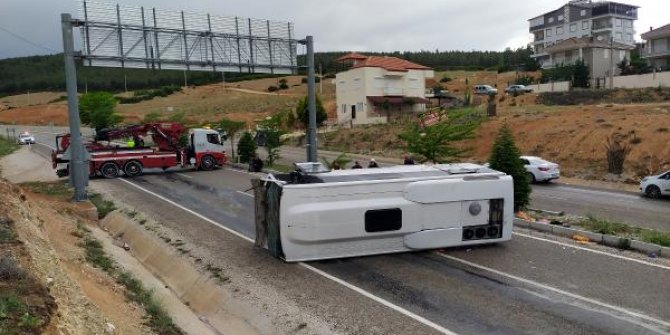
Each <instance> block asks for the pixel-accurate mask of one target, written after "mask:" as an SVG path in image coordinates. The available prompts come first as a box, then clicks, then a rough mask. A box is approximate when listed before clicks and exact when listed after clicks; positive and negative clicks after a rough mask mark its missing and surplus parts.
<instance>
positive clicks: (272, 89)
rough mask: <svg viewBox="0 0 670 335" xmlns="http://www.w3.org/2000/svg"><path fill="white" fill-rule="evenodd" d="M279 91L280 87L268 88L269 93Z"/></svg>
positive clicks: (272, 86) (271, 86)
mask: <svg viewBox="0 0 670 335" xmlns="http://www.w3.org/2000/svg"><path fill="white" fill-rule="evenodd" d="M278 90H279V87H277V86H274V85H270V86H268V92H277V91H278Z"/></svg>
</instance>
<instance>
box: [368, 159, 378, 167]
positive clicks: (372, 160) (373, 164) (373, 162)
mask: <svg viewBox="0 0 670 335" xmlns="http://www.w3.org/2000/svg"><path fill="white" fill-rule="evenodd" d="M378 167H379V164H377V161H376V160H375V159H374V158H370V164H368V168H378Z"/></svg>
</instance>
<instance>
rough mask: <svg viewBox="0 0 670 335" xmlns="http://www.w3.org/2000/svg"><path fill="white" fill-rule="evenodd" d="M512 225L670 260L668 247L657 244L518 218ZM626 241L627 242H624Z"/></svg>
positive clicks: (669, 248)
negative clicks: (625, 247) (579, 237)
mask: <svg viewBox="0 0 670 335" xmlns="http://www.w3.org/2000/svg"><path fill="white" fill-rule="evenodd" d="M514 225H515V226H517V227H521V228H528V229H532V230H537V231H541V232H545V233H549V234H552V235H557V236H563V237H572V236H573V235H576V234H578V235H582V236H586V237H587V238H588V239H589V240H590V241H591V242H596V243H598V244H602V245H606V246H608V247H613V248H617V249H621V246H622V245H624V244H626V243H628V244H629V249H631V250H635V251H638V252H641V253H644V254H646V255H649V254H651V253H654V254H656V255H657V256H658V257H663V258H670V247H663V246H660V245H657V244H652V243H647V242H642V241H638V240H633V239H629V238H625V237H620V236H615V235H607V234H600V233H594V232H591V231H586V230H581V229H575V228H568V227H563V226H559V225H552V224H547V223H538V222H533V221H528V220H523V219H519V218H515V219H514ZM626 241H628V242H626Z"/></svg>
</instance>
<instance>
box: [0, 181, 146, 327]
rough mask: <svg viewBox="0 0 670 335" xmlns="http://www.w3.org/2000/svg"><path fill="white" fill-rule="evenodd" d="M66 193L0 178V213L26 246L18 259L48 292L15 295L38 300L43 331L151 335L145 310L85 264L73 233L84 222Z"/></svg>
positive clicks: (20, 297) (105, 276) (113, 283)
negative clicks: (38, 191)
mask: <svg viewBox="0 0 670 335" xmlns="http://www.w3.org/2000/svg"><path fill="white" fill-rule="evenodd" d="M67 198H68V197H67V196H66V197H65V198H62V197H61V198H60V199H58V197H57V198H53V197H51V196H49V197H47V196H44V195H41V194H35V193H31V192H29V191H27V190H26V189H24V188H23V187H19V186H15V185H12V184H9V183H8V182H6V181H4V180H0V212H3V213H6V215H7V216H8V217H9V218H11V219H12V221H13V222H14V225H13V227H14V228H15V229H14V232H15V234H16V239H17V240H18V241H20V242H17V243H18V245H20V246H21V248H22V249H23V250H24V251H25V252H23V253H21V255H22V256H21V257H20V259H21V261H22V264H23V265H24V266H25V268H26V270H27V271H28V272H29V273H30V274H31V276H32V277H34V278H35V280H36V282H37V283H41V284H42V285H44V286H46V287H48V289H45V290H48V291H47V292H46V293H44V292H42V291H40V290H39V288H35V289H30V291H29V292H28V293H29V294H28V295H22V294H19V295H18V297H19V300H22V301H24V302H26V303H27V304H28V305H30V304H31V303H41V304H42V305H43V309H44V310H45V311H48V314H47V313H46V312H45V313H43V317H42V319H43V320H44V321H45V323H44V333H47V334H73V335H74V334H138V335H139V334H152V331H151V330H150V329H148V328H147V327H146V326H145V325H144V322H145V321H144V319H143V317H144V311H143V309H142V308H141V307H140V306H137V305H133V304H130V303H129V302H128V301H127V300H126V297H125V293H124V290H123V288H122V287H120V286H119V285H118V284H116V283H115V282H114V281H113V280H112V279H111V278H109V277H108V276H107V275H106V274H105V273H103V272H102V271H101V270H99V269H96V268H93V267H91V266H90V265H89V264H87V263H86V261H85V256H84V252H83V249H82V248H80V247H79V246H78V243H79V239H78V237H77V236H75V235H76V234H75V232H76V230H77V226H78V225H79V226H82V225H83V226H85V225H87V223H86V221H85V220H84V219H82V218H80V217H78V216H76V215H74V214H73V213H76V212H79V211H80V210H81V208H79V206H81V205H77V204H72V203H70V202H69V201H67V200H66V199H67ZM19 293H20V292H19ZM49 295H50V296H52V297H53V298H51V299H52V301H53V302H54V303H53V308H50V307H49V306H50V304H49V303H48V301H49V298H50V296H49ZM36 299H37V300H36ZM41 300H44V302H40V301H41ZM36 301H37V302H36ZM47 316H49V317H47ZM9 334H12V333H11V332H10V333H9ZM21 334H23V333H21ZM35 334H37V333H35Z"/></svg>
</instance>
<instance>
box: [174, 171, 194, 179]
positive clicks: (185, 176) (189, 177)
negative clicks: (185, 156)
mask: <svg viewBox="0 0 670 335" xmlns="http://www.w3.org/2000/svg"><path fill="white" fill-rule="evenodd" d="M175 174H177V175H180V176H182V177H184V178H188V179H193V177H191V176H189V175H186V174H183V173H179V172H177V173H175Z"/></svg>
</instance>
